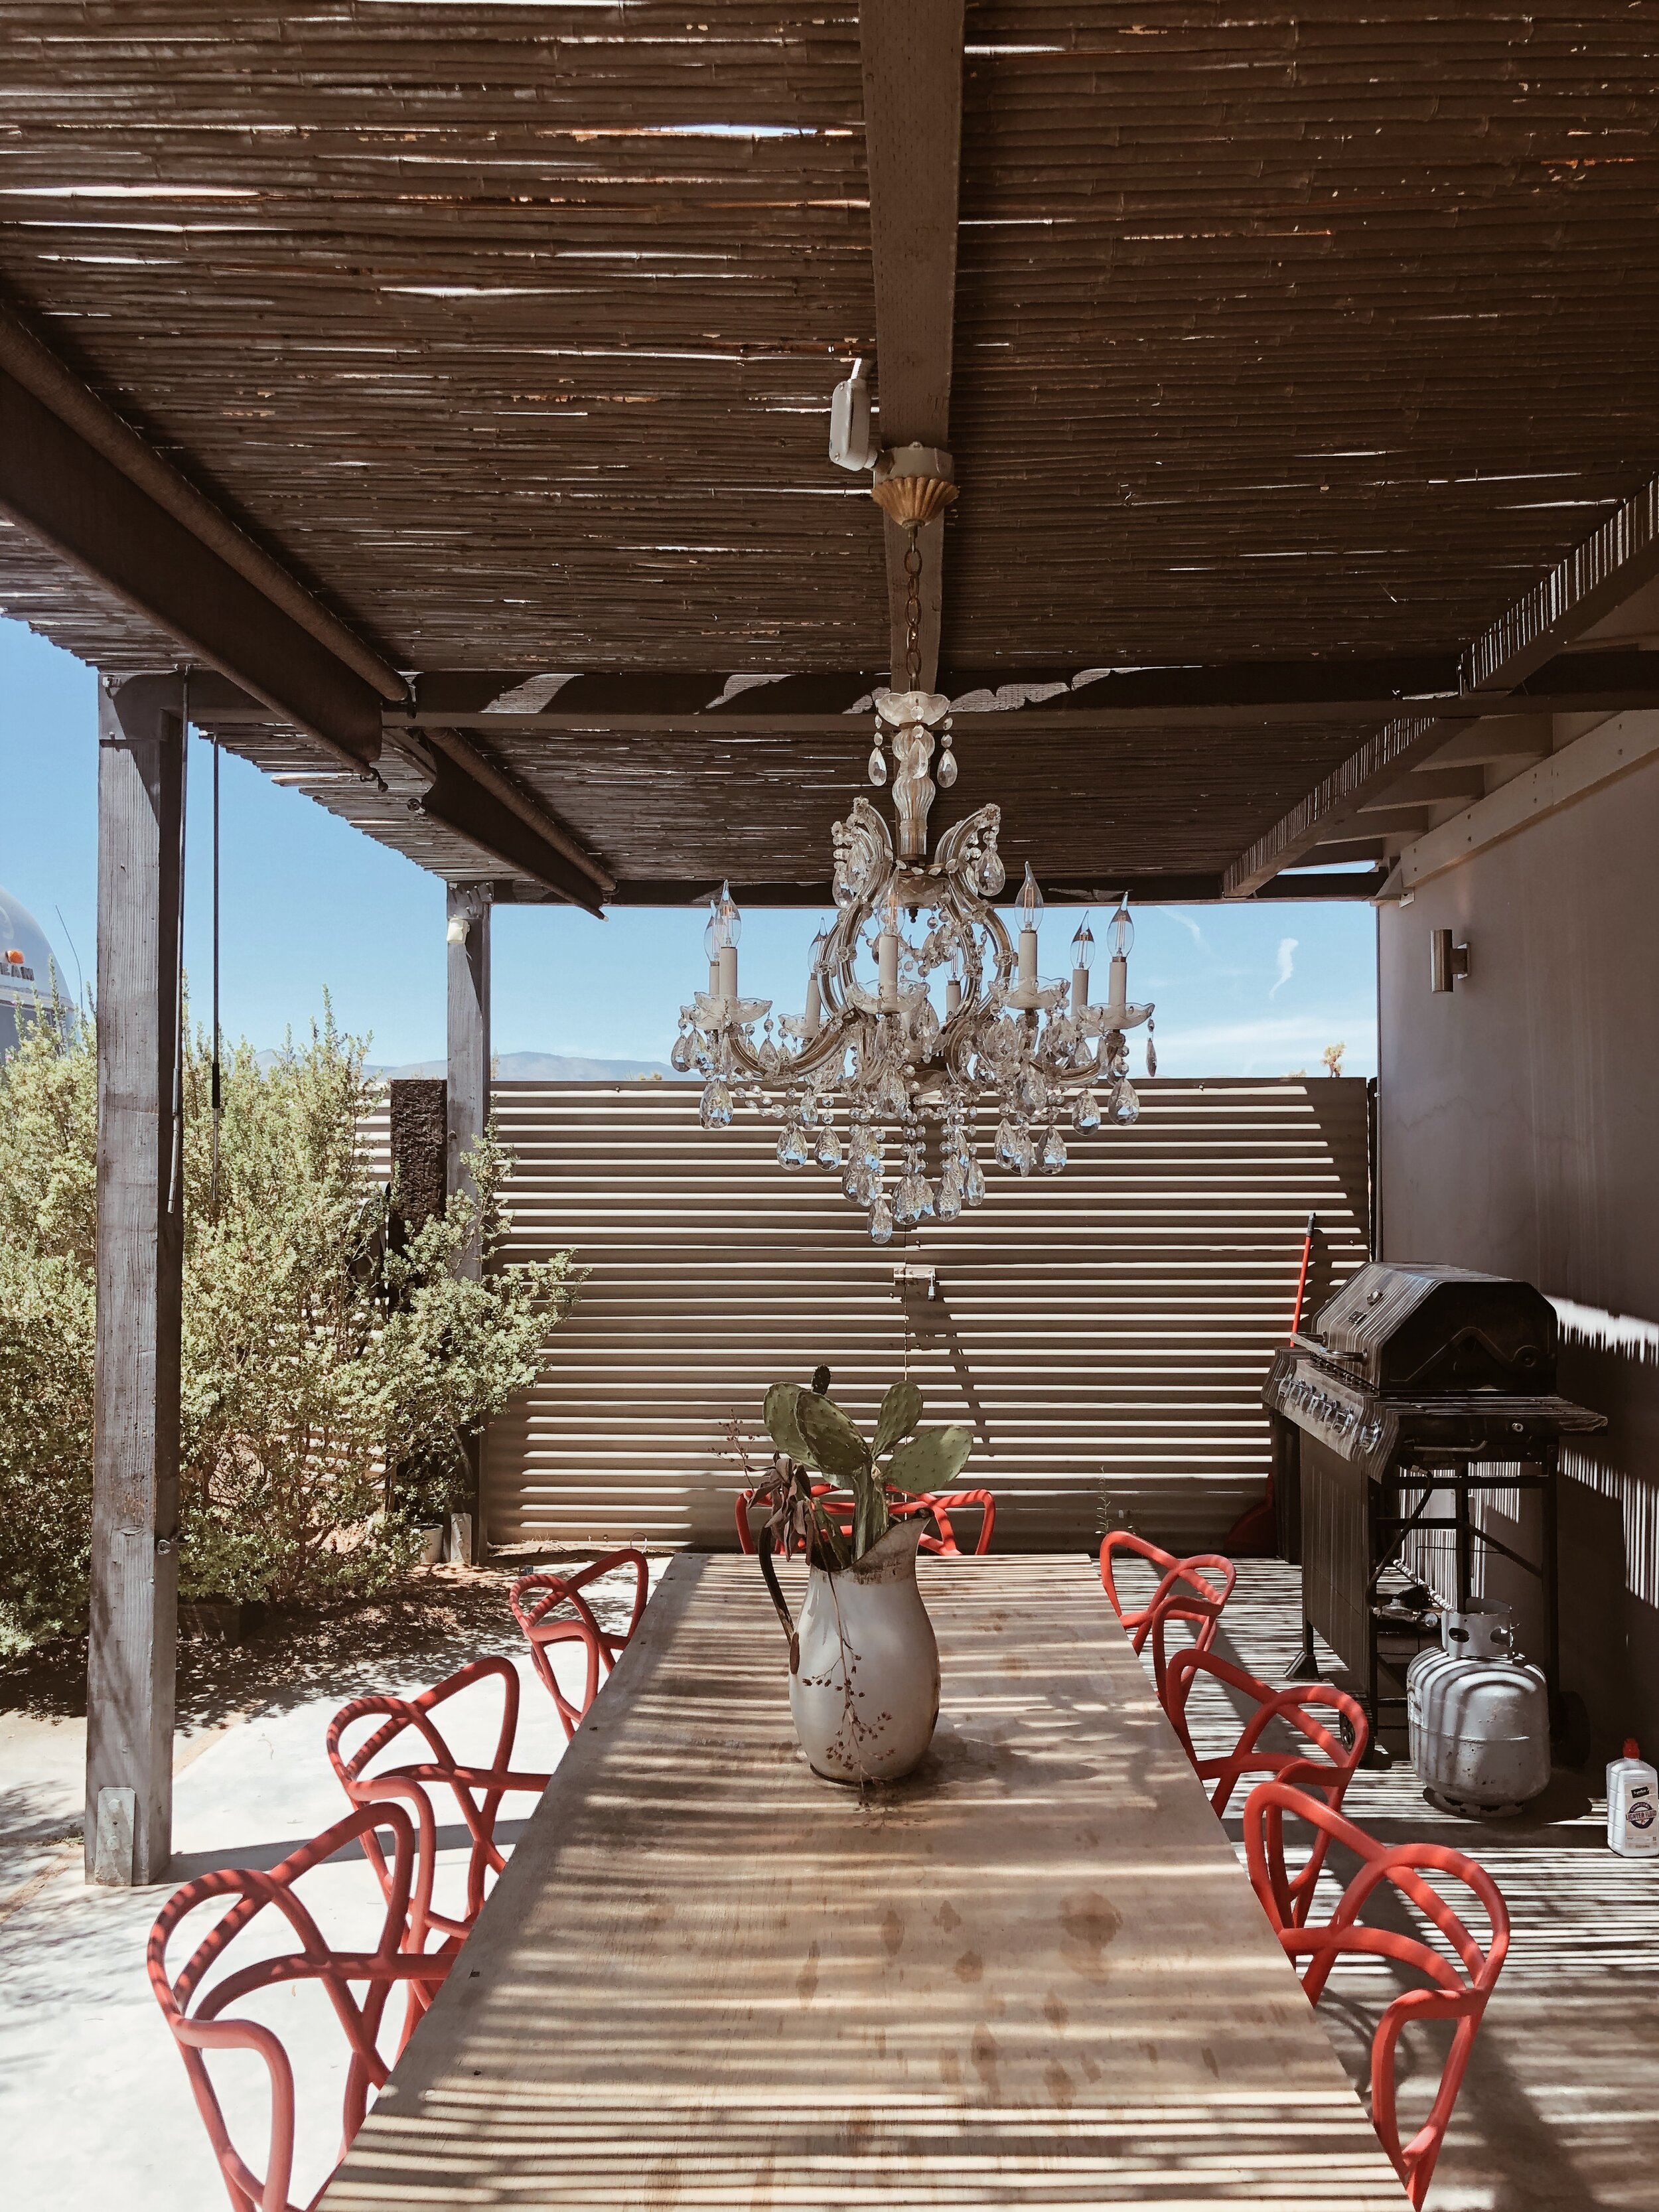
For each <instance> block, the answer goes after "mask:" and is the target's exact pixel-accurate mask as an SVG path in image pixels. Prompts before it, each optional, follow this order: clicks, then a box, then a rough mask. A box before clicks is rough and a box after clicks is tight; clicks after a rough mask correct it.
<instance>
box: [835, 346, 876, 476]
mask: <svg viewBox="0 0 1659 2212" xmlns="http://www.w3.org/2000/svg"><path fill="white" fill-rule="evenodd" d="M880 450H881V449H880V447H878V445H877V443H876V441H875V438H874V436H873V435H872V432H871V428H870V384H869V380H868V379H867V378H866V375H865V374H864V363H863V362H862V361H861V360H860V361H855V362H854V363H853V374H851V375H850V376H849V377H848V379H847V380H846V381H845V382H844V383H842V384H838V385H837V386H836V388H835V390H834V392H831V393H830V395H829V458H830V459H831V460H832V461H833V462H834V463H835V465H836V467H837V468H838V469H867V468H870V467H872V466H873V465H874V463H875V459H876V456H877V454H878V453H879V452H880Z"/></svg>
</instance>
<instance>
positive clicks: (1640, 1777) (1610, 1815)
mask: <svg viewBox="0 0 1659 2212" xmlns="http://www.w3.org/2000/svg"><path fill="white" fill-rule="evenodd" d="M1607 1842H1608V1844H1609V1845H1610V1847H1611V1848H1612V1849H1613V1850H1615V1851H1617V1852H1618V1853H1619V1855H1620V1857H1621V1858H1627V1859H1646V1858H1651V1857H1653V1855H1654V1854H1655V1852H1656V1851H1659V1774H1656V1773H1655V1771H1654V1770H1653V1768H1652V1767H1650V1765H1648V1763H1647V1761H1646V1760H1645V1759H1644V1758H1643V1756H1642V1753H1641V1750H1640V1748H1639V1747H1638V1744H1637V1741H1636V1738H1635V1737H1634V1736H1633V1735H1632V1736H1626V1739H1625V1755H1624V1757H1623V1758H1622V1759H1612V1760H1610V1761H1609V1762H1608V1765H1607Z"/></svg>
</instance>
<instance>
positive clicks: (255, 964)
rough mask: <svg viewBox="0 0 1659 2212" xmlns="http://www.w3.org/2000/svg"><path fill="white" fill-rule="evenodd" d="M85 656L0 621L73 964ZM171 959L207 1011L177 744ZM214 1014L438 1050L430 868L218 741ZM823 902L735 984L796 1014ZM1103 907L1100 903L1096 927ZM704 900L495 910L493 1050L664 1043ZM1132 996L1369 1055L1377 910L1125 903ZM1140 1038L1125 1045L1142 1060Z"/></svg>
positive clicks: (1161, 1057)
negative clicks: (218, 976) (182, 856)
mask: <svg viewBox="0 0 1659 2212" xmlns="http://www.w3.org/2000/svg"><path fill="white" fill-rule="evenodd" d="M96 756H97V707H96V698H95V693H94V676H93V673H92V671H91V670H90V669H88V668H86V667H83V666H82V664H81V663H80V662H79V661H77V660H76V659H73V658H72V657H71V656H70V654H68V653H62V652H59V651H58V649H57V648H56V647H53V646H51V645H48V644H46V642H45V641H43V640H42V639H40V638H37V637H34V636H33V635H31V634H30V632H29V631H28V630H27V629H26V628H25V627H24V626H23V624H21V623H16V622H9V621H5V620H3V619H0V885H3V887H4V888H5V889H6V890H9V891H10V892H11V893H12V894H13V895H14V896H15V897H17V898H18V899H20V900H21V902H22V903H23V904H24V905H25V906H26V907H27V908H30V909H31V910H32V912H33V914H34V915H35V918H36V919H37V920H38V921H40V924H41V926H42V927H43V928H44V929H45V930H46V934H47V936H48V937H49V938H50V939H52V943H53V944H54V945H55V946H56V947H57V949H58V954H59V957H60V958H61V959H62V960H63V963H64V968H65V970H66V972H67V974H68V975H70V977H73V976H74V975H75V974H76V956H78V958H79V961H80V963H81V964H82V968H83V969H84V970H85V972H86V974H87V976H88V980H90V976H91V970H92V961H93V945H94V921H95V915H96V902H97V873H96V853H97V796H96V779H97V758H96ZM209 779H210V749H209V748H208V747H207V746H205V745H204V744H202V743H201V741H200V740H199V739H198V740H196V741H194V742H193V743H192V745H191V763H190V796H191V834H190V851H189V868H188V875H187V881H186V890H185V958H186V961H187V963H188V965H189V968H190V970H191V977H192V990H193V994H194V995H195V998H196V1001H197V1006H199V1007H200V1008H201V1009H202V1010H203V1011H205V1007H206V1002H207V982H208V973H209V942H210V939H209V933H208V914H209V896H208V887H209V877H208V858H209V836H208V829H209V814H208V792H209ZM221 791H222V882H223V890H222V908H223V927H222V975H223V981H222V1004H223V1018H224V1024H225V1027H226V1030H228V1032H229V1034H230V1035H232V1036H247V1037H249V1038H250V1039H251V1040H252V1042H253V1043H254V1044H256V1045H258V1046H268V1045H274V1044H278V1043H280V1042H281V1041H282V1038H283V1032H284V1030H286V1029H287V1028H288V1027H289V1026H290V1025H292V1026H293V1027H295V1029H300V1028H302V1027H303V1026H304V1024H306V1023H307V1021H308V1020H309V1019H310V1018H311V1017H312V1016H313V1014H314V1013H315V1012H318V1010H319V1008H320V1006H321V1004H322V995H323V992H324V990H325V989H327V990H328V991H329V992H331V994H332V997H333V1001H334V1007H335V1012H336V1014H337V1018H339V1020H340V1021H341V1023H342V1024H343V1025H344V1026H345V1027H346V1028H348V1029H350V1030H355V1031H357V1032H359V1033H362V1032H364V1031H370V1032H372V1033H373V1036H374V1059H375V1060H376V1061H378V1062H380V1064H382V1065H386V1066H395V1065H398V1064H400V1063H403V1062H405V1061H410V1060H428V1059H433V1058H435V1057H437V1056H438V1055H439V1054H441V1052H442V1051H443V1048H444V899H443V886H442V885H441V884H439V883H437V882H436V881H435V880H434V878H432V877H430V876H428V875H427V874H425V873H424V872H422V870H421V869H419V868H416V867H415V866H412V865H411V863H410V862H409V861H407V860H403V859H401V858H400V857H399V856H398V854H395V853H388V852H386V850H385V849H384V848H382V847H380V846H379V845H376V844H374V843H373V842H371V841H370V840H369V839H368V838H367V837H364V836H361V835H360V834H359V833H358V832H356V830H353V829H349V828H348V827H347V826H346V825H345V823H342V822H337V821H336V820H335V819H334V817H332V816H331V815H329V814H325V812H324V811H323V810H322V808H321V807H319V806H317V805H313V803H312V801H311V800H309V799H305V798H302V797H301V796H300V795H299V794H298V793H295V792H293V791H289V790H286V789H283V788H282V787H279V786H277V785H275V784H271V783H270V782H267V781H266V780H265V779H264V777H263V776H261V775H259V774H258V772H257V771H256V770H254V769H251V768H248V767H247V766H246V765H245V764H244V763H242V762H240V761H237V760H234V759H232V758H231V757H228V756H227V757H226V758H225V761H224V763H223V769H222V786H221ZM822 919H823V917H821V916H815V915H810V914H800V913H782V912H775V911H774V912H758V911H757V912H751V913H750V914H748V915H745V917H744V935H743V946H742V960H743V984H744V992H745V994H750V993H752V994H755V995H757V996H759V997H771V998H772V999H774V1000H775V1001H776V1002H777V1006H778V1009H779V1011H780V1012H798V1011H799V1006H800V1002H801V998H802V995H803V992H804V988H805V951H806V946H807V945H808V943H809V942H810V940H811V936H812V933H813V931H814V930H815V929H816V928H817V927H818V926H819V922H820V921H821V920H822ZM1102 919H1103V917H1101V916H1099V915H1097V916H1096V925H1097V927H1096V935H1097V938H1098V937H1099V936H1100V934H1101V930H1100V927H1099V925H1100V923H1101V921H1102ZM702 922H703V916H702V913H701V911H699V912H696V913H693V912H690V911H689V910H688V911H665V910H662V909H648V910H647V909H641V908H634V909H631V910H628V911H622V912H617V913H613V914H612V915H611V916H610V917H609V919H607V920H606V921H603V922H599V921H593V920H592V919H591V918H590V917H589V916H587V915H582V914H578V913H576V912H574V910H573V909H571V908H555V907H529V908H518V909H513V908H502V909H500V910H499V911H498V912H497V915H496V916H495V939H494V964H495V1000H494V1019H495V1049H496V1051H497V1052H498V1053H511V1052H550V1053H570V1054H583V1055H587V1056H592V1057H596V1058H603V1059H626V1060H662V1059H665V1058H666V1056H667V1053H668V1048H669V1047H670V1046H671V1043H672V1042H673V1038H674V1030H675V1021H676V1016H677V1013H678V1008H679V1005H680V1002H681V1000H682V999H683V998H684V997H686V996H687V995H688V994H690V991H691V990H692V989H693V988H695V987H696V985H697V983H698V982H699V981H700V980H702V978H703V977H705V976H706V975H707V967H706V963H705V962H704V959H703V954H702ZM1075 926H1076V917H1075V915H1074V914H1073V911H1072V910H1071V909H1068V908H1055V909H1054V911H1053V912H1052V913H1051V914H1050V915H1049V916H1048V919H1047V921H1045V923H1044V925H1043V932H1042V972H1043V973H1044V974H1045V975H1047V974H1050V973H1052V974H1054V975H1059V974H1061V973H1062V972H1064V970H1065V969H1066V965H1067V964H1068V963H1067V959H1066V944H1067V942H1068V941H1069V939H1070V937H1071V934H1072V931H1073V928H1074V927H1075ZM1135 927H1136V939H1135V950H1134V955H1133V959H1132V961H1131V963H1130V983H1131V992H1132V995H1133V997H1135V998H1137V999H1141V1000H1145V999H1149V998H1150V999H1153V1000H1156V1001H1157V1003H1158V1064H1159V1070H1160V1072H1161V1073H1164V1074H1167V1075H1283V1074H1286V1073H1289V1072H1290V1071H1291V1069H1293V1068H1297V1067H1302V1068H1305V1069H1306V1070H1307V1071H1308V1072H1309V1073H1318V1072H1319V1055H1320V1053H1321V1051H1322V1048H1324V1047H1325V1046H1326V1045H1328V1044H1331V1043H1335V1042H1346V1046H1347V1048H1348V1051H1347V1058H1346V1061H1345V1062H1344V1072H1345V1073H1347V1074H1351V1075H1370V1074H1374V1073H1376V927H1375V918H1374V916H1373V915H1372V912H1371V909H1370V907H1368V906H1365V905H1364V904H1352V905H1351V904H1349V903H1347V902H1343V903H1341V904H1331V903H1320V904H1316V903H1314V902H1307V903H1301V902H1294V903H1293V902H1285V903H1282V904H1281V903H1278V902H1275V903H1273V904H1272V905H1267V906H1260V907H1252V906H1225V907H1224V906H1195V907H1163V908H1157V907H1149V908H1145V909H1143V910H1141V911H1140V912H1139V914H1138V915H1137V917H1136V925H1135ZM1135 1061H1136V1065H1137V1066H1139V1048H1137V1050H1136V1054H1135Z"/></svg>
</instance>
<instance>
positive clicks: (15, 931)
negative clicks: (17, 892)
mask: <svg viewBox="0 0 1659 2212" xmlns="http://www.w3.org/2000/svg"><path fill="white" fill-rule="evenodd" d="M54 1007H56V1008H57V1009H58V1012H59V1013H60V1014H66V1013H68V1012H69V1011H70V994H69V990H68V988H67V987H66V984H65V981H64V969H63V963H61V961H59V959H58V957H57V955H56V954H55V953H54V952H53V951H52V946H51V945H50V944H49V943H48V941H47V939H46V932H45V930H44V929H42V928H41V927H40V923H39V922H38V921H36V920H35V919H34V916H33V915H32V914H31V913H30V912H29V910H28V908H27V907H26V906H24V905H23V904H22V903H21V901H20V900H17V899H15V898H13V897H12V896H11V895H10V893H9V892H8V891H5V890H0V1059H3V1058H4V1056H5V1054H7V1053H9V1052H10V1051H11V1050H12V1049H13V1048H14V1047H15V1045H16V1043H17V1041H18V1039H19V1037H20V1036H21V1035H22V1034H23V1032H24V1030H26V1029H27V1027H28V1025H29V1024H30V1023H31V1022H32V1021H34V1020H36V1019H38V1018H39V1017H40V1015H41V1014H42V1013H47V1012H51V1011H52V1009H53V1008H54Z"/></svg>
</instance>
